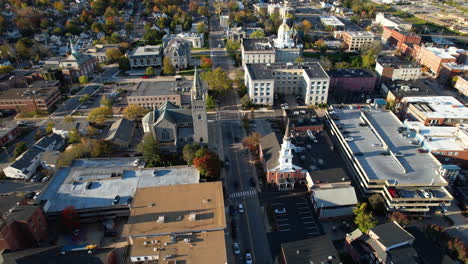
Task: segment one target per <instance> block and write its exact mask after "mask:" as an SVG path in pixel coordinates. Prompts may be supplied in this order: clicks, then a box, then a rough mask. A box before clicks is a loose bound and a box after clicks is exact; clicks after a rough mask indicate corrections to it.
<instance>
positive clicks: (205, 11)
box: [198, 6, 210, 17]
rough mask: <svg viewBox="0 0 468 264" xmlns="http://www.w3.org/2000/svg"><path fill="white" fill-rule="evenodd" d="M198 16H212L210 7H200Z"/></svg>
mask: <svg viewBox="0 0 468 264" xmlns="http://www.w3.org/2000/svg"><path fill="white" fill-rule="evenodd" d="M198 14H199V15H200V16H205V17H207V16H209V15H210V12H209V10H208V7H206V6H200V7H198Z"/></svg>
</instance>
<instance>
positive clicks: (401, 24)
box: [375, 12, 413, 31]
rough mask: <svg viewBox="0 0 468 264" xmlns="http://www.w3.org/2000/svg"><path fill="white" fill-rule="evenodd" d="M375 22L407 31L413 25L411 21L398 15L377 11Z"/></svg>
mask: <svg viewBox="0 0 468 264" xmlns="http://www.w3.org/2000/svg"><path fill="white" fill-rule="evenodd" d="M375 24H377V25H381V26H383V27H388V28H396V29H400V30H408V31H410V30H411V28H412V27H413V25H412V24H411V23H409V22H406V21H405V20H403V19H401V18H399V17H395V16H391V15H388V14H385V13H382V12H378V13H377V14H376V15H375Z"/></svg>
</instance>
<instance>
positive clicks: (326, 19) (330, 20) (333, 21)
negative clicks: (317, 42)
mask: <svg viewBox="0 0 468 264" xmlns="http://www.w3.org/2000/svg"><path fill="white" fill-rule="evenodd" d="M320 21H321V22H322V24H324V25H325V26H332V27H344V26H345V25H344V24H343V22H341V20H339V19H338V18H337V17H336V16H320Z"/></svg>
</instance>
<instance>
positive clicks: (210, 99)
mask: <svg viewBox="0 0 468 264" xmlns="http://www.w3.org/2000/svg"><path fill="white" fill-rule="evenodd" d="M214 109H215V100H214V98H213V96H211V95H208V97H207V98H206V110H214Z"/></svg>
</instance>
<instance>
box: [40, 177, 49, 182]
mask: <svg viewBox="0 0 468 264" xmlns="http://www.w3.org/2000/svg"><path fill="white" fill-rule="evenodd" d="M48 180H49V176H45V177H44V178H42V180H41V182H47V181H48Z"/></svg>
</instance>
